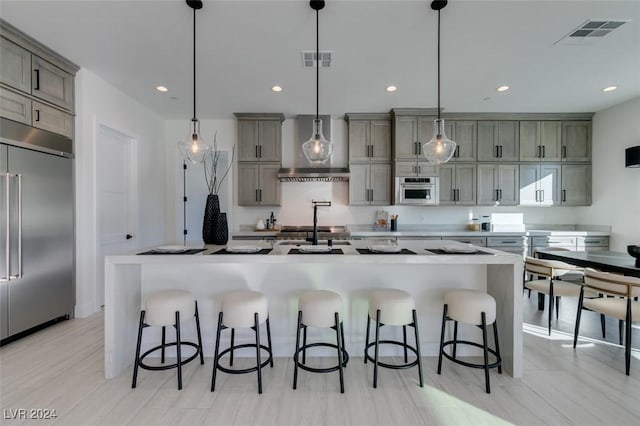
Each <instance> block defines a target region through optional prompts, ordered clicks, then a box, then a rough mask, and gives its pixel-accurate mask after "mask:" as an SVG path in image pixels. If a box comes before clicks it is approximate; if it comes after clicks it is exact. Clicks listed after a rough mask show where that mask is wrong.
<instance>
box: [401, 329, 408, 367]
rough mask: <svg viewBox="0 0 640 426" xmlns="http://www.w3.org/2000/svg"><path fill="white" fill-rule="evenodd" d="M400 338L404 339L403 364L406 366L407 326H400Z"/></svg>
mask: <svg viewBox="0 0 640 426" xmlns="http://www.w3.org/2000/svg"><path fill="white" fill-rule="evenodd" d="M402 338H403V339H404V363H405V364H406V363H407V362H408V361H407V360H408V358H407V326H406V325H403V326H402Z"/></svg>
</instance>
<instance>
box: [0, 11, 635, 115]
mask: <svg viewBox="0 0 640 426" xmlns="http://www.w3.org/2000/svg"><path fill="white" fill-rule="evenodd" d="M429 5H430V2H429V1H425V0H421V1H418V0H413V1H401V0H395V1H391V0H386V1H376V0H367V1H362V0H342V1H340V0H333V1H332V0H328V1H327V5H326V7H325V9H324V10H321V11H320V50H322V51H324V50H328V51H331V52H333V64H332V66H331V67H330V68H322V69H321V70H320V113H321V114H332V115H334V116H339V115H342V114H344V113H346V112H384V111H388V110H389V109H391V108H393V107H435V106H436V105H437V86H436V36H437V27H436V23H437V13H436V12H434V11H433V10H431V8H430V7H429ZM0 8H1V9H0V13H1V16H2V18H3V19H4V20H6V21H8V22H9V23H11V24H13V25H14V26H16V27H18V28H19V29H21V30H23V31H24V32H26V33H27V34H29V35H31V36H32V37H34V38H36V39H37V40H40V41H42V42H43V43H44V44H46V45H48V46H49V47H50V48H52V49H54V50H55V51H57V52H59V53H60V54H62V55H63V56H65V57H67V58H68V59H70V60H71V61H73V62H75V63H77V64H78V65H80V66H81V67H84V68H87V69H89V70H91V71H92V72H93V73H95V74H97V75H99V76H100V77H102V78H103V79H104V80H106V81H107V82H109V83H111V84H113V85H114V86H116V87H118V88H119V89H120V90H122V91H123V92H125V93H127V94H129V95H130V96H132V97H133V98H135V99H137V100H138V101H139V102H141V103H142V104H144V105H147V106H148V107H149V108H151V109H152V110H154V111H155V112H157V113H158V114H159V115H161V116H162V117H164V118H167V119H186V118H189V117H191V115H192V108H193V107H192V102H193V95H192V84H193V81H192V72H193V69H192V48H193V47H192V37H193V34H192V31H193V24H192V20H193V14H192V9H190V8H189V7H187V5H186V4H185V2H184V1H182V0H160V1H158V0H133V1H117V0H111V1H101V0H75V1H58V0H47V1H34V0H19V1H15V0H2V2H1V4H0ZM588 19H607V20H610V19H614V20H629V22H627V23H626V24H624V25H622V26H621V27H620V28H618V29H616V30H615V31H613V32H612V33H610V34H608V35H607V36H605V37H601V38H596V37H594V38H593V43H591V44H588V45H567V44H562V43H561V44H555V43H556V42H557V41H558V40H560V39H561V38H563V37H564V36H566V35H568V34H569V33H570V32H571V31H572V30H573V29H575V28H577V27H578V26H580V25H581V24H583V23H584V22H585V21H587V20H588ZM197 22H198V23H197V37H198V47H197V51H198V64H197V72H198V81H197V87H198V91H197V94H198V98H197V108H198V109H197V115H198V117H199V118H200V119H213V118H230V117H232V116H233V112H282V113H284V114H285V115H287V116H292V115H296V114H309V113H314V112H315V72H314V69H311V68H307V69H304V68H303V67H302V58H301V51H303V50H315V11H313V10H312V9H311V8H310V7H309V4H308V2H307V1H305V0H296V1H293V0H288V1H270V0H262V1H245V0H235V1H218V0H209V1H207V0H205V1H204V8H203V9H201V10H200V11H198V14H197ZM441 49H442V51H441V56H442V58H441V64H442V94H441V96H442V106H443V108H444V109H445V111H449V112H595V111H599V110H601V109H604V108H607V107H609V106H612V105H615V104H617V103H620V102H623V101H625V100H628V99H631V98H634V97H638V96H640V1H639V0H629V1H588V0H581V1H576V0H574V1H550V0H549V1H546V0H539V1H520V0H518V1H504V0H503V1H481V0H468V1H463V0H451V1H449V5H448V6H447V7H446V8H445V9H443V11H442V45H441ZM276 84H277V85H280V86H282V87H283V89H284V90H283V91H282V92H280V93H273V92H272V91H271V87H272V86H273V85H276ZM390 84H393V85H396V86H397V87H398V90H397V91H396V92H393V93H388V92H386V91H385V87H386V86H388V85H390ZM503 84H506V85H509V86H511V89H510V90H509V91H507V92H502V93H498V92H497V91H496V90H495V89H496V88H497V87H498V86H500V85H503ZM157 85H164V86H166V87H168V88H169V91H168V92H167V93H160V92H158V91H156V90H155V87H156V86H157ZM610 85H615V86H617V87H618V89H617V90H615V91H613V92H608V93H605V92H603V91H602V89H603V88H604V87H606V86H610Z"/></svg>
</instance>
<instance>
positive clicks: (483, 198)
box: [478, 164, 520, 206]
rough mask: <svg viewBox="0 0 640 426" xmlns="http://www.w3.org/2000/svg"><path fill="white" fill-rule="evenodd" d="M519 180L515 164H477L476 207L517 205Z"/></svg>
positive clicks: (517, 168)
mask: <svg viewBox="0 0 640 426" xmlns="http://www.w3.org/2000/svg"><path fill="white" fill-rule="evenodd" d="M519 179H520V175H519V167H518V165H517V164H478V205H489V206H494V205H496V206H497V205H501V206H516V205H518V202H519V199H520V186H519Z"/></svg>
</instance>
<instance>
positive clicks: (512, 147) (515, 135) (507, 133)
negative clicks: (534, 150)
mask: <svg viewBox="0 0 640 426" xmlns="http://www.w3.org/2000/svg"><path fill="white" fill-rule="evenodd" d="M498 145H499V146H500V149H499V153H500V161H518V160H519V158H520V127H519V124H518V122H517V121H498Z"/></svg>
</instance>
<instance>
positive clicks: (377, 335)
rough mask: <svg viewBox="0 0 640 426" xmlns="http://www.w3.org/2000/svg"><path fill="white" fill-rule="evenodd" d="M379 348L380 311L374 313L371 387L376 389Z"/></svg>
mask: <svg viewBox="0 0 640 426" xmlns="http://www.w3.org/2000/svg"><path fill="white" fill-rule="evenodd" d="M379 348H380V309H378V310H377V311H376V348H375V349H376V350H375V357H374V362H373V387H374V388H376V387H378V352H379V351H378V349H379Z"/></svg>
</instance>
